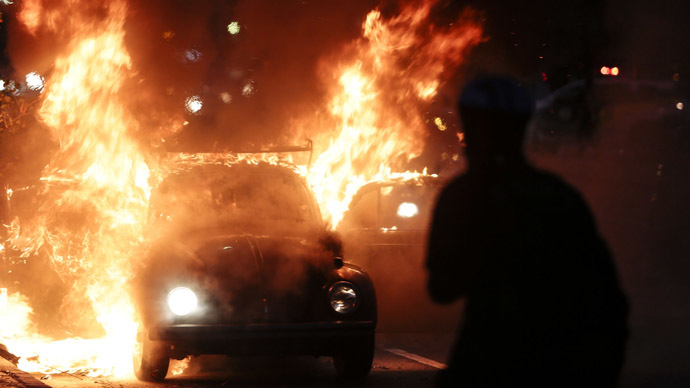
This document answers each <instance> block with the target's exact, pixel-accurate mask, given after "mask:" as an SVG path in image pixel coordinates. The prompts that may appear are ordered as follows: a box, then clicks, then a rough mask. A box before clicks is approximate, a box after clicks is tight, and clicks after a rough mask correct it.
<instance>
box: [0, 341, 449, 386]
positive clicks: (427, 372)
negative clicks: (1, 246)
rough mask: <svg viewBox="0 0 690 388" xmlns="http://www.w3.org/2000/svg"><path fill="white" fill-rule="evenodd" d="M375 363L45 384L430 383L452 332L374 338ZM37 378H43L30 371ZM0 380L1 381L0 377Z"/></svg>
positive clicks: (232, 366) (206, 363)
mask: <svg viewBox="0 0 690 388" xmlns="http://www.w3.org/2000/svg"><path fill="white" fill-rule="evenodd" d="M376 339H377V344H376V354H375V358H374V367H373V369H372V371H371V373H370V375H369V376H368V378H367V379H366V380H365V381H361V382H342V381H340V380H338V378H337V376H336V374H335V370H334V369H333V365H332V363H331V360H330V359H329V358H326V357H321V358H318V359H317V358H313V357H298V358H246V359H228V358H226V357H222V356H213V357H210V356H202V357H199V358H198V359H195V360H194V359H193V360H192V362H191V363H190V368H191V369H196V370H195V371H194V372H193V373H186V374H183V375H180V376H174V377H170V376H169V377H168V378H167V379H166V380H165V381H164V382H163V383H147V382H141V381H138V380H136V379H135V378H133V377H132V378H130V379H114V378H103V377H101V378H90V377H84V376H71V375H66V374H62V375H52V376H51V378H50V379H49V380H42V382H43V383H45V384H47V385H49V386H51V387H55V388H82V387H104V388H135V387H162V386H165V387H189V388H203V387H253V386H266V387H273V386H275V387H304V386H310V387H331V386H334V385H337V386H341V387H349V386H358V387H359V386H364V387H431V386H433V380H434V376H435V374H436V372H437V371H438V368H440V367H443V363H444V362H445V360H446V355H447V352H448V349H449V348H450V345H451V343H452V339H453V334H452V333H389V334H379V335H378V336H377V338H376ZM33 376H34V377H36V379H40V378H41V377H43V376H42V375H41V374H33ZM0 383H2V380H0Z"/></svg>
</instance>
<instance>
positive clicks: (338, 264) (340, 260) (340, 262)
mask: <svg viewBox="0 0 690 388" xmlns="http://www.w3.org/2000/svg"><path fill="white" fill-rule="evenodd" d="M333 265H334V266H335V268H336V269H340V268H343V265H345V262H343V258H342V257H334V258H333Z"/></svg>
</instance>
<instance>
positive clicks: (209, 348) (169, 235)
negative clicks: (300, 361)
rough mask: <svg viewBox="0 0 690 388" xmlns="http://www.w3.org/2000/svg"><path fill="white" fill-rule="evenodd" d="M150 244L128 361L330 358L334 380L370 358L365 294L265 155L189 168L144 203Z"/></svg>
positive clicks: (159, 364) (356, 373) (147, 366)
mask: <svg viewBox="0 0 690 388" xmlns="http://www.w3.org/2000/svg"><path fill="white" fill-rule="evenodd" d="M150 212H151V219H152V221H151V222H152V228H153V231H152V233H154V235H155V236H156V241H157V242H156V243H155V244H154V245H153V248H152V249H151V251H150V252H149V255H148V257H147V259H146V260H147V265H146V267H145V269H144V270H143V272H142V273H141V274H140V276H138V277H137V284H136V297H137V304H138V307H139V311H140V314H141V320H142V325H141V329H140V333H139V335H138V340H139V343H138V351H137V352H136V354H135V357H134V370H135V372H136V375H137V377H138V378H139V379H142V380H162V379H163V378H165V375H166V372H167V369H168V363H169V359H170V358H171V357H172V358H175V359H183V358H185V357H186V356H188V355H199V354H227V355H233V356H239V355H314V356H332V357H333V359H334V365H335V368H336V370H337V372H338V374H339V375H340V376H342V377H348V378H351V377H363V376H365V375H366V374H367V373H368V372H369V370H370V368H371V364H372V360H373V354H374V330H375V327H376V321H377V312H376V311H377V307H376V295H375V291H374V287H373V284H372V282H371V280H370V279H369V277H368V275H367V274H366V273H365V272H364V271H363V270H361V269H360V268H359V267H357V266H354V265H352V264H346V263H343V259H342V257H341V256H340V245H339V243H338V242H337V241H336V240H335V239H334V237H333V236H332V235H330V234H329V233H327V231H326V228H325V224H324V222H323V221H322V219H321V216H320V212H319V209H318V207H317V205H316V203H315V201H314V199H313V198H312V195H311V192H310V191H309V190H308V188H307V186H306V185H305V183H304V181H303V180H302V179H301V178H300V177H299V176H298V175H297V174H296V173H294V172H293V171H291V170H290V169H289V168H286V167H284V166H275V165H270V164H266V163H259V164H247V163H239V164H234V165H225V164H210V165H209V164H206V165H197V166H190V167H188V168H185V169H182V170H181V171H179V172H178V173H176V174H173V175H171V176H169V177H168V178H166V179H165V180H164V181H163V182H161V184H160V185H158V187H157V189H156V191H155V192H154V193H153V194H152V197H151V205H150Z"/></svg>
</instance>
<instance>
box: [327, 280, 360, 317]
mask: <svg viewBox="0 0 690 388" xmlns="http://www.w3.org/2000/svg"><path fill="white" fill-rule="evenodd" d="M328 300H329V302H330V303H331V307H332V308H333V310H334V311H335V312H337V313H340V314H349V313H351V312H353V311H355V310H356V309H357V306H359V301H358V300H357V291H355V286H354V285H353V284H352V283H348V282H338V283H335V284H334V285H332V286H331V289H330V290H328Z"/></svg>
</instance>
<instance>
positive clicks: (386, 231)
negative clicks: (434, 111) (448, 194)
mask: <svg viewBox="0 0 690 388" xmlns="http://www.w3.org/2000/svg"><path fill="white" fill-rule="evenodd" d="M442 187H443V182H442V180H441V179H440V178H438V177H434V176H426V177H421V178H419V179H412V180H389V181H381V182H374V183H370V184H368V185H366V186H364V187H362V188H361V189H360V190H359V192H358V193H357V195H356V196H355V198H354V199H353V200H352V203H351V205H350V210H349V211H348V212H347V213H345V216H344V218H343V221H342V223H341V224H340V225H339V231H340V232H341V233H342V236H343V246H344V250H345V252H346V253H347V254H351V255H352V257H353V258H355V259H354V260H356V261H355V262H356V264H358V265H361V266H362V267H364V268H366V269H367V271H368V272H369V273H370V275H371V278H372V280H373V281H374V284H375V285H376V290H377V295H378V299H379V328H380V329H382V330H386V331H428V330H433V331H439V330H440V331H453V330H455V328H456V327H457V322H458V318H459V309H458V308H457V306H456V305H451V306H439V305H436V304H435V303H433V302H432V301H431V300H430V298H429V296H428V292H427V290H426V269H425V268H424V262H425V258H426V239H427V233H428V229H429V223H430V221H431V217H432V215H433V209H434V205H435V203H436V196H437V195H438V193H439V192H440V190H441V188H442ZM458 251H460V249H459V250H458Z"/></svg>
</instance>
